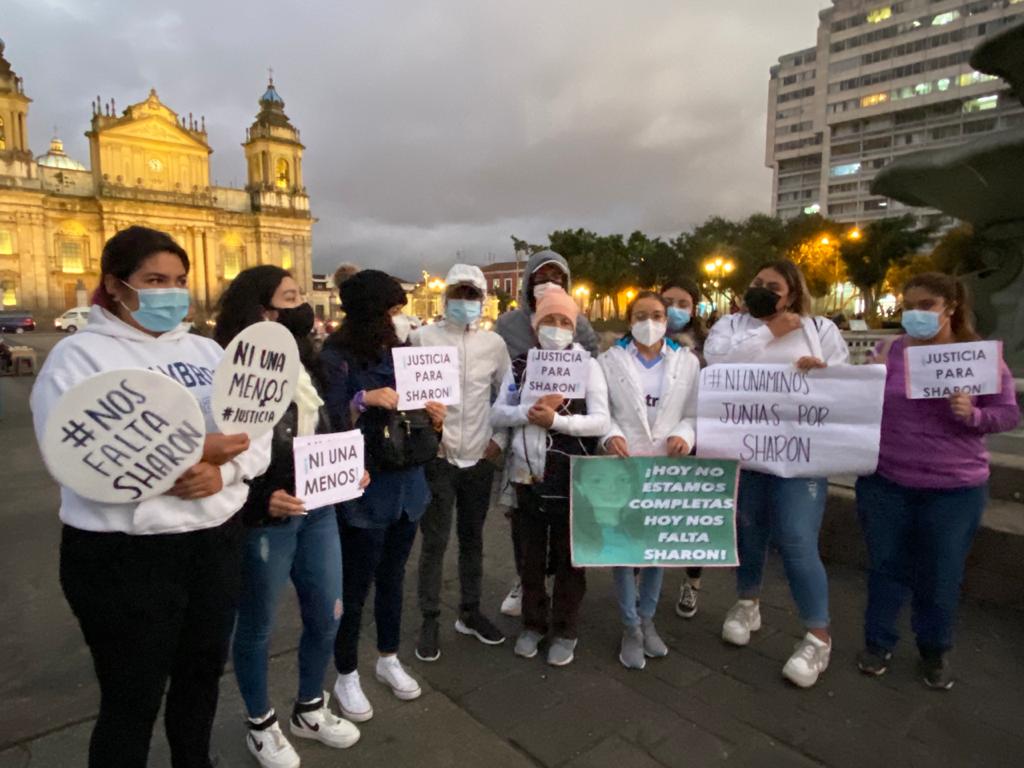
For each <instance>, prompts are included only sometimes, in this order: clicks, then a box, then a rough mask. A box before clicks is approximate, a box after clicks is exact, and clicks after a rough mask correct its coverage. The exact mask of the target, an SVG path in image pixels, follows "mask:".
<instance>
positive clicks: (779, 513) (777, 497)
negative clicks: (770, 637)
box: [736, 469, 829, 629]
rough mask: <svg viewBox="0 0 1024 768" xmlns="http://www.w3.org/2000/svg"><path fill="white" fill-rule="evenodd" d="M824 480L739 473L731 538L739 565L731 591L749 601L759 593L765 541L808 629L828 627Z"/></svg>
mask: <svg viewBox="0 0 1024 768" xmlns="http://www.w3.org/2000/svg"><path fill="white" fill-rule="evenodd" d="M827 497H828V479H827V478H824V477H817V478H807V477H775V476H774V475H767V474H764V473H763V472H754V471H751V470H746V469H745V470H743V471H741V472H740V493H739V502H738V505H737V509H736V536H737V542H736V543H737V547H738V549H739V555H740V566H739V568H738V569H737V571H736V591H737V593H738V595H739V596H740V598H743V599H748V600H753V599H755V598H757V597H758V596H759V595H760V593H761V583H762V581H763V579H764V561H765V557H766V556H767V554H768V544H769V543H774V544H775V546H776V547H777V548H778V550H779V554H781V555H782V564H783V566H784V568H785V570H786V580H787V581H788V582H789V591H790V593H791V594H792V595H793V600H794V602H795V603H796V607H797V610H798V611H799V612H800V619H801V621H803V624H804V626H805V627H807V628H808V629H824V628H825V627H828V624H829V619H828V577H827V576H826V575H825V566H824V565H823V564H822V562H821V555H820V553H819V551H818V534H819V532H820V531H821V519H822V517H823V516H824V514H825V499H826V498H827Z"/></svg>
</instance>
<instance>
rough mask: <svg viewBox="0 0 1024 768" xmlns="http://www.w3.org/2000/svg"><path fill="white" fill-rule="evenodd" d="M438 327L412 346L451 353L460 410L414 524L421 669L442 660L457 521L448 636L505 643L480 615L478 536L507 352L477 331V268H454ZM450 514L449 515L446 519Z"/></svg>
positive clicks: (501, 434) (450, 421)
mask: <svg viewBox="0 0 1024 768" xmlns="http://www.w3.org/2000/svg"><path fill="white" fill-rule="evenodd" d="M445 286H446V287H445V297H444V303H445V309H444V319H443V320H442V321H440V322H438V323H432V324H430V325H426V326H423V327H422V328H419V329H418V330H415V331H413V333H412V335H411V336H410V341H411V342H412V344H413V345H414V346H424V347H456V348H457V349H458V350H459V367H460V368H461V374H462V377H461V378H462V381H461V384H462V402H461V403H460V404H459V405H452V406H449V407H448V417H447V419H446V420H445V424H444V432H443V434H442V440H441V447H440V450H439V455H438V457H437V458H436V459H434V460H433V461H432V462H431V463H429V464H428V465H427V468H426V470H427V482H428V483H429V485H430V492H431V496H432V499H431V502H430V505H429V506H428V507H427V511H426V513H425V514H424V515H423V519H422V520H421V521H420V533H421V535H422V541H421V548H420V567H419V603H420V611H421V612H422V614H423V626H422V629H421V631H420V638H419V642H418V643H417V645H416V657H417V658H418V659H420V660H421V661H437V659H439V658H440V657H441V645H440V640H439V630H440V627H439V623H438V619H439V617H440V615H441V601H440V596H441V569H442V566H443V564H444V553H445V550H446V549H447V547H448V539H449V537H450V536H451V530H452V517H453V516H454V517H456V520H457V522H456V531H457V537H458V542H459V584H460V588H461V600H460V603H459V617H458V620H457V621H456V622H455V630H456V632H459V633H460V634H463V635H470V636H473V637H475V638H476V639H477V640H479V641H480V642H482V643H485V644H487V645H500V644H501V643H503V642H504V641H505V636H504V635H503V634H502V633H501V631H500V630H499V629H498V628H497V627H495V626H494V624H493V623H491V621H490V620H489V619H488V618H487V617H485V616H484V615H483V614H482V613H481V612H480V582H481V577H482V571H483V528H484V520H485V519H486V517H487V508H488V506H489V503H490V491H491V483H492V480H493V478H494V471H495V469H496V464H495V462H496V461H497V459H498V457H499V456H500V455H501V452H502V450H503V448H504V442H505V440H506V435H507V432H506V431H505V430H499V431H497V432H494V431H493V430H492V429H491V425H490V412H491V402H492V401H493V399H494V397H495V396H496V395H497V393H498V391H499V387H500V386H501V381H502V379H503V378H504V376H505V372H506V371H507V370H508V368H509V356H508V351H507V350H506V348H505V343H504V342H503V341H502V340H501V337H499V336H498V335H497V334H496V333H493V332H491V331H487V330H484V329H482V328H480V318H481V315H482V313H483V302H484V299H485V298H486V290H487V283H486V282H485V280H484V274H483V272H481V271H480V268H479V267H475V266H472V265H470V264H456V265H454V266H453V267H452V268H451V270H450V271H449V272H448V276H447V278H446V279H445ZM453 513H454V515H453Z"/></svg>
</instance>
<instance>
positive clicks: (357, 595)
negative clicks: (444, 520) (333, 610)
mask: <svg viewBox="0 0 1024 768" xmlns="http://www.w3.org/2000/svg"><path fill="white" fill-rule="evenodd" d="M338 532H339V534H340V535H341V570H342V574H343V577H342V588H341V594H342V603H343V604H344V606H345V610H344V612H343V613H342V614H341V625H340V626H339V627H338V635H337V637H336V638H335V640H334V666H335V667H336V668H337V670H338V672H340V673H341V674H343V675H347V674H349V673H350V672H355V671H356V667H357V666H358V664H359V633H360V629H361V624H362V621H363V607H364V606H365V605H366V598H367V596H368V595H369V593H370V587H371V586H372V587H373V590H374V591H373V619H374V623H375V624H376V625H377V650H378V651H380V652H381V653H398V645H399V642H400V641H401V635H402V583H403V582H404V580H405V564H406V562H407V561H408V559H409V552H410V550H411V549H412V543H413V542H414V541H415V540H416V523H414V522H411V521H410V520H409V518H408V517H406V516H405V514H404V513H403V514H402V516H401V517H399V518H398V520H396V521H395V522H393V523H392V524H391V525H389V526H388V527H387V528H357V527H355V526H352V525H347V524H346V523H345V522H344V520H343V519H342V517H341V515H339V516H338Z"/></svg>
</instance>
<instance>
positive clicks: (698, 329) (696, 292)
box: [658, 277, 708, 351]
mask: <svg viewBox="0 0 1024 768" xmlns="http://www.w3.org/2000/svg"><path fill="white" fill-rule="evenodd" d="M672 288H678V289H679V290H681V291H683V292H684V293H688V294H690V300H691V301H692V302H693V312H691V313H690V322H689V323H687V324H686V326H685V327H684V328H683V329H682V331H679V333H690V334H692V335H693V341H694V344H695V345H696V347H697V351H700V350H702V349H704V342H705V341H706V340H707V338H708V327H707V324H706V323H705V322H704V318H703V317H701V316H700V315H699V314H697V308H698V307H699V306H700V303H701V301H702V300H703V298H704V296H703V294H702V293H701V290H700V287H699V286H698V285H697V281H695V280H691V279H690V278H688V277H676V278H673V279H671V280H669V281H668V282H666V283H665V284H664V285H662V286H661V288H659V289H658V293H660V294H661V295H663V296H664V295H665V291H667V290H670V289H672Z"/></svg>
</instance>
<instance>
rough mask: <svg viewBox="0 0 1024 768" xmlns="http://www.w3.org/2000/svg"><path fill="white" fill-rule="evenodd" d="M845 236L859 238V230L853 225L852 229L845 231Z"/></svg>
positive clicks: (853, 238) (852, 238)
mask: <svg viewBox="0 0 1024 768" xmlns="http://www.w3.org/2000/svg"><path fill="white" fill-rule="evenodd" d="M846 236H847V237H848V238H850V239H851V240H860V238H861V231H860V229H858V228H857V227H854V228H853V229H851V230H850V231H849V232H847V233H846Z"/></svg>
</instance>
